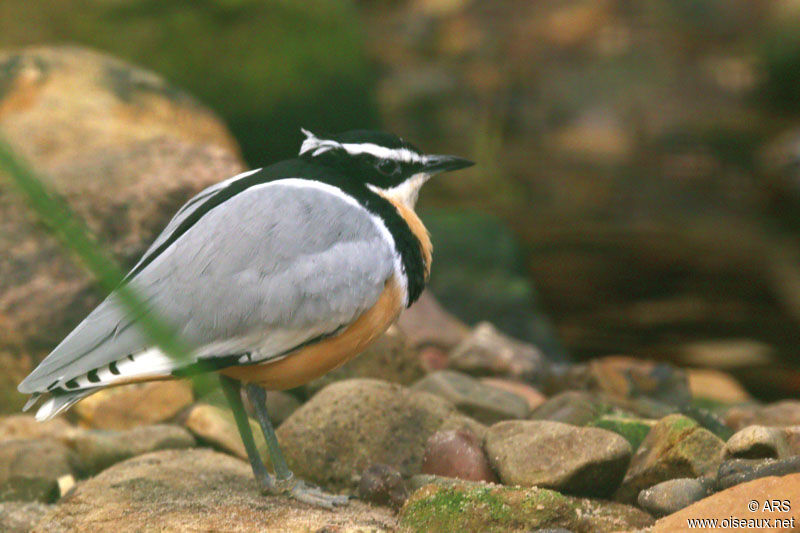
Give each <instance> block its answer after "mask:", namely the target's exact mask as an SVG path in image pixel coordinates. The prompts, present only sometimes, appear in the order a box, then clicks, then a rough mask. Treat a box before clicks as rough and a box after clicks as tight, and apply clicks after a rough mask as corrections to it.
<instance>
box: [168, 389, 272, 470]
mask: <svg viewBox="0 0 800 533" xmlns="http://www.w3.org/2000/svg"><path fill="white" fill-rule="evenodd" d="M249 421H250V430H251V431H252V432H253V438H254V439H255V441H256V446H257V447H258V449H259V451H260V452H261V456H262V457H264V458H265V459H266V458H268V457H269V456H268V454H267V443H266V442H264V434H263V433H262V432H261V426H259V425H258V422H256V421H255V420H253V419H249ZM183 423H184V425H185V426H186V429H188V430H189V431H191V432H192V434H193V435H194V436H195V437H197V438H198V439H199V440H201V441H202V442H206V443H208V444H210V445H212V446H214V447H215V448H217V449H219V450H222V451H224V452H227V453H230V454H233V455H235V456H236V457H239V458H241V459H247V451H246V450H245V449H244V444H243V443H242V437H241V436H240V435H239V430H238V429H237V428H236V421H235V420H234V419H233V413H231V411H230V409H222V408H219V407H216V406H214V405H206V404H202V403H200V404H197V405H195V406H193V407H192V408H191V410H190V411H189V412H188V413H186V418H185V420H184V422H183Z"/></svg>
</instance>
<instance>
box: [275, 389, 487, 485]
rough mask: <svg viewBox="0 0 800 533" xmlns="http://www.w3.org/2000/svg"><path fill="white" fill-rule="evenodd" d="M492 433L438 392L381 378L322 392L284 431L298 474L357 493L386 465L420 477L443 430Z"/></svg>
mask: <svg viewBox="0 0 800 533" xmlns="http://www.w3.org/2000/svg"><path fill="white" fill-rule="evenodd" d="M465 428H466V429H469V430H471V431H473V432H474V433H475V434H476V435H478V436H479V437H480V438H483V435H484V433H485V431H486V430H485V428H484V427H483V426H482V425H480V424H479V423H477V422H475V421H474V420H472V419H470V418H468V417H465V416H464V415H462V414H460V413H459V412H458V411H456V409H455V408H454V407H453V405H452V404H450V403H449V402H447V401H445V400H443V399H441V398H439V397H437V396H434V395H432V394H428V393H424V392H419V391H415V390H410V389H406V388H404V387H401V386H400V385H396V384H391V383H386V382H382V381H378V380H373V379H352V380H347V381H339V382H337V383H334V384H332V385H329V386H327V387H325V388H324V389H322V390H321V391H319V392H318V393H317V394H316V395H314V397H313V398H311V399H310V400H309V401H308V402H306V403H305V404H304V405H303V406H302V407H301V408H300V409H298V410H297V411H295V412H294V414H292V416H290V417H289V418H288V420H286V421H285V422H284V423H283V424H281V427H280V428H278V430H277V434H278V440H279V441H280V443H281V447H282V448H283V452H284V454H285V455H286V460H287V461H288V462H289V466H290V467H291V468H292V469H293V471H294V473H295V475H297V476H298V477H300V478H304V479H306V480H308V481H311V482H314V483H318V484H320V485H322V486H324V487H328V488H334V489H339V488H349V489H355V488H356V487H357V486H358V476H359V475H360V474H361V473H362V472H363V471H364V470H365V469H366V468H367V467H369V466H370V465H372V464H376V463H381V464H385V465H388V466H391V467H394V468H396V469H397V470H399V471H400V473H401V474H402V475H403V476H404V477H407V476H410V475H413V474H416V473H419V471H420V468H421V466H422V458H423V454H424V451H425V443H426V442H427V441H428V438H430V436H431V435H433V434H434V433H436V432H437V431H442V430H448V429H465Z"/></svg>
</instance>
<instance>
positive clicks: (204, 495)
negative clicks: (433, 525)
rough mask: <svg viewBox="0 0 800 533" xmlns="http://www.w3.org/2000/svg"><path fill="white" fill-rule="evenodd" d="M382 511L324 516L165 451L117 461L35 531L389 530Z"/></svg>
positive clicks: (232, 462)
mask: <svg viewBox="0 0 800 533" xmlns="http://www.w3.org/2000/svg"><path fill="white" fill-rule="evenodd" d="M394 522H395V520H394V517H393V513H392V512H391V510H390V509H388V508H385V507H372V506H369V505H366V504H364V503H362V502H359V501H355V500H354V501H352V502H350V504H349V505H348V506H345V507H343V508H340V509H337V510H336V511H328V510H325V509H320V508H317V507H312V506H309V505H306V504H302V503H298V502H297V501H295V500H292V499H290V498H287V497H285V496H266V495H263V494H261V492H260V491H259V490H258V488H257V486H256V482H255V480H254V479H253V474H252V472H251V471H250V466H249V465H248V464H247V463H246V462H245V461H241V460H239V459H236V458H234V457H231V456H229V455H224V454H221V453H217V452H214V451H211V450H200V449H196V450H167V451H160V452H155V453H151V454H147V455H141V456H139V457H135V458H133V459H130V460H128V461H125V462H122V463H118V464H116V465H114V466H113V467H111V468H109V469H108V470H105V471H103V472H102V473H101V474H100V475H98V476H97V477H94V478H92V479H90V480H88V481H85V482H84V483H81V484H79V485H78V486H77V487H76V488H75V489H74V491H73V492H72V493H71V494H70V496H69V497H68V498H65V499H63V500H62V501H61V502H60V503H59V505H57V506H56V507H55V508H54V509H53V510H52V511H51V512H50V513H49V514H47V515H46V516H45V517H44V518H43V519H42V521H41V522H40V523H39V525H38V526H37V528H36V529H35V531H41V532H48V533H51V532H62V531H63V532H67V531H95V530H97V529H98V528H101V529H104V528H105V529H108V528H110V529H115V530H125V531H152V530H159V531H187V530H188V531H243V532H244V531H252V532H281V533H283V532H303V533H305V532H308V531H359V530H369V531H376V532H381V531H391V530H392V529H393V527H394Z"/></svg>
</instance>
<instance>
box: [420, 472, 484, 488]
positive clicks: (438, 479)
mask: <svg viewBox="0 0 800 533" xmlns="http://www.w3.org/2000/svg"><path fill="white" fill-rule="evenodd" d="M425 485H437V486H439V487H477V488H485V487H494V486H497V485H499V483H486V482H485V481H467V480H466V479H458V478H454V477H444V476H434V475H431V474H416V475H413V476H411V477H410V478H408V489H409V490H410V491H411V492H416V491H418V490H419V489H421V488H422V487H424V486H425Z"/></svg>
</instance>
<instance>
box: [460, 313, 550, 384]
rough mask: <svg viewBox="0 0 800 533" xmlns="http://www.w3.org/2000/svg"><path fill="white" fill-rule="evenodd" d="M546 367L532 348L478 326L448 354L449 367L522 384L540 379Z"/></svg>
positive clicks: (539, 354)
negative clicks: (521, 381)
mask: <svg viewBox="0 0 800 533" xmlns="http://www.w3.org/2000/svg"><path fill="white" fill-rule="evenodd" d="M547 366H548V362H547V359H546V358H545V356H544V354H542V352H541V351H539V350H538V349H537V348H536V347H535V346H533V345H531V344H526V343H524V342H520V341H518V340H516V339H512V338H511V337H509V336H507V335H504V334H502V333H501V332H500V331H498V330H497V329H496V328H495V327H494V326H492V325H491V324H490V323H488V322H481V323H480V324H478V325H477V326H475V329H473V330H472V332H471V333H470V334H469V336H467V337H466V338H465V339H464V340H463V341H461V343H459V344H458V346H456V347H455V348H454V349H453V351H452V352H450V360H449V367H450V368H452V369H454V370H459V371H461V372H466V373H467V374H473V375H478V376H506V377H511V378H516V379H520V380H525V381H532V380H535V379H538V378H541V377H542V375H543V374H544V373H545V372H546V370H547Z"/></svg>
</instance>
